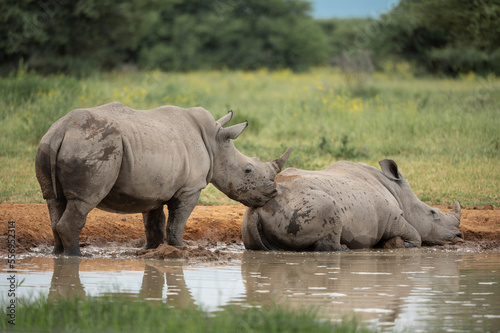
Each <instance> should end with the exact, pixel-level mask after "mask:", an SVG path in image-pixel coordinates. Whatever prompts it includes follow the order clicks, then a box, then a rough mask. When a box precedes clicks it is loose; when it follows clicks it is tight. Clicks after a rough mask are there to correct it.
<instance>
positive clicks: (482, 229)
mask: <svg viewBox="0 0 500 333" xmlns="http://www.w3.org/2000/svg"><path fill="white" fill-rule="evenodd" d="M437 208H439V209H441V210H443V211H448V210H449V209H450V208H451V207H447V206H437ZM244 212H245V207H244V206H243V205H220V206H201V205H199V206H196V208H195V209H194V211H193V213H192V214H191V216H190V217H189V220H188V222H187V225H186V229H185V232H184V240H185V243H186V245H187V246H186V249H182V250H179V249H177V248H174V247H171V246H168V245H162V246H160V247H159V248H157V249H154V250H139V251H136V252H135V253H131V255H136V256H138V257H141V258H183V259H185V258H195V259H197V260H201V261H211V260H230V259H231V258H233V257H235V256H236V255H235V254H234V253H227V252H225V251H219V250H215V251H212V250H210V249H213V248H214V245H217V244H218V243H223V244H226V245H228V246H230V245H231V244H235V243H236V244H241V241H242V240H241V221H242V219H243V214H244ZM165 213H167V211H166V210H165ZM9 221H14V222H15V235H16V243H17V249H16V252H17V253H30V252H32V248H34V247H37V246H43V245H46V246H52V245H53V243H54V241H53V236H52V229H51V227H50V219H49V213H48V210H47V206H46V205H45V204H9V203H2V204H0V239H1V243H0V253H2V254H5V253H7V244H8V242H7V235H8V227H9V223H8V222H9ZM460 231H461V232H462V233H463V234H464V239H465V242H464V243H463V244H461V245H453V246H451V247H453V248H457V247H467V248H471V249H477V250H489V249H496V248H500V207H494V206H491V205H487V206H484V207H468V208H464V209H462V220H461V223H460ZM112 242H113V243H117V244H123V245H126V246H130V247H142V246H143V245H144V243H145V240H144V226H143V223H142V215H141V214H130V215H119V214H112V213H107V212H104V211H101V210H98V209H94V210H93V211H92V212H91V213H90V214H89V216H88V218H87V223H86V225H85V227H84V228H83V231H82V234H81V236H80V244H81V246H82V247H85V246H90V245H92V246H105V245H106V244H109V243H112Z"/></svg>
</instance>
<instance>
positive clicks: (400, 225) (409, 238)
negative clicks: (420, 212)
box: [384, 215, 422, 247]
mask: <svg viewBox="0 0 500 333" xmlns="http://www.w3.org/2000/svg"><path fill="white" fill-rule="evenodd" d="M397 236H399V237H401V238H402V239H403V241H404V244H405V247H420V246H421V245H422V238H421V237H420V234H419V233H418V231H417V229H415V228H414V227H413V226H412V225H411V224H410V223H408V221H406V220H405V218H404V217H403V216H402V215H399V216H396V217H394V223H393V224H392V226H391V228H390V229H389V230H388V231H386V234H385V235H384V238H385V239H391V238H394V237H397Z"/></svg>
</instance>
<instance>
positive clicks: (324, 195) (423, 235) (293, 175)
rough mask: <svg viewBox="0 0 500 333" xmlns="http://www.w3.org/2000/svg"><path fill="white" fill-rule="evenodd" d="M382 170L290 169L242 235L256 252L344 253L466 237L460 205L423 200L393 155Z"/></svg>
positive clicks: (345, 165) (249, 214) (341, 166)
mask: <svg viewBox="0 0 500 333" xmlns="http://www.w3.org/2000/svg"><path fill="white" fill-rule="evenodd" d="M379 164H380V166H381V167H382V172H380V171H378V170H377V169H375V168H373V167H371V166H368V165H366V164H363V163H351V162H344V161H343V162H337V163H333V164H332V165H330V167H328V168H327V169H326V170H323V171H306V170H298V169H295V168H288V169H286V170H284V171H283V172H282V173H281V174H279V175H278V176H277V177H276V183H277V188H278V195H277V196H275V197H274V198H273V199H271V200H270V201H268V202H267V203H266V204H265V205H264V206H262V207H254V208H247V210H246V212H245V215H244V217H243V225H242V234H243V243H244V244H245V247H246V248H247V249H250V250H290V251H338V250H342V249H343V247H344V246H347V247H348V248H350V249H359V248H371V247H374V246H375V245H377V244H378V243H381V242H384V241H386V240H390V239H394V238H395V237H398V236H399V237H401V238H402V239H403V240H404V241H405V242H406V244H405V245H407V246H421V244H422V243H424V244H427V245H437V244H443V243H444V242H446V241H451V242H458V241H463V236H462V233H460V232H459V231H458V225H459V224H460V205H459V204H458V202H456V203H455V207H454V208H453V210H452V211H451V212H450V213H448V214H445V213H442V212H441V211H439V210H438V209H435V208H432V207H429V206H427V205H426V204H424V203H423V202H421V201H420V200H419V199H418V198H417V197H416V196H415V194H414V193H413V192H412V190H411V188H410V185H409V184H408V182H407V181H406V180H405V179H404V178H403V176H402V175H401V173H400V172H399V170H398V166H397V165H396V163H395V162H394V161H392V160H382V161H380V162H379Z"/></svg>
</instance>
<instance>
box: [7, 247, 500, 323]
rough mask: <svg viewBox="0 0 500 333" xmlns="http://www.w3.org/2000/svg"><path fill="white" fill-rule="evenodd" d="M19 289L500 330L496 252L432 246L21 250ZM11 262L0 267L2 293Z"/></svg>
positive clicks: (23, 293) (499, 257)
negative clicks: (70, 253)
mask: <svg viewBox="0 0 500 333" xmlns="http://www.w3.org/2000/svg"><path fill="white" fill-rule="evenodd" d="M16 270H17V273H16V274H17V279H18V280H19V281H21V280H23V279H24V281H23V282H22V284H21V285H20V286H19V287H18V290H17V297H28V298H29V297H40V295H45V296H47V297H48V298H56V297H61V296H66V297H71V296H80V297H87V296H103V295H117V294H120V295H127V296H130V297H142V298H145V299H148V300H152V301H153V300H154V301H161V302H166V303H167V304H170V305H173V306H186V305H188V304H195V305H199V306H201V307H203V308H204V309H206V310H208V311H217V310H219V309H222V308H224V307H225V306H227V305H241V306H263V305H268V304H275V303H281V304H287V305H289V306H291V307H296V308H301V307H316V308H317V309H318V311H319V313H320V315H321V317H323V318H328V319H330V320H332V321H337V320H340V319H341V318H343V317H346V316H347V317H351V316H356V317H357V318H359V319H360V320H361V321H362V322H364V323H365V324H366V325H369V326H372V327H375V328H376V329H377V330H378V331H403V330H405V329H410V330H412V331H416V332H418V331H422V332H428V331H433V330H435V328H439V329H440V330H452V331H464V330H465V331H490V332H497V331H499V330H500V252H459V251H445V250H437V249H432V248H427V249H425V248H424V249H405V250H394V251H388V250H384V251H382V250H378V251H373V250H371V251H368V250H363V251H349V252H344V253H289V252H254V251H245V252H243V254H242V256H241V259H238V260H234V261H232V262H230V263H229V264H224V265H223V266H220V265H217V264H216V263H195V264H192V263H190V264H187V262H186V261H183V260H137V259H129V258H127V259H111V258H103V257H94V258H62V257H58V258H52V257H47V256H40V257H37V256H31V257H25V258H22V259H20V260H18V261H17V263H16ZM8 274H9V273H8V268H7V261H6V260H3V261H2V269H1V270H0V279H1V280H0V281H1V284H0V287H1V289H2V291H1V295H2V296H3V298H5V297H6V295H7V293H8V289H9V285H8V280H7V278H8Z"/></svg>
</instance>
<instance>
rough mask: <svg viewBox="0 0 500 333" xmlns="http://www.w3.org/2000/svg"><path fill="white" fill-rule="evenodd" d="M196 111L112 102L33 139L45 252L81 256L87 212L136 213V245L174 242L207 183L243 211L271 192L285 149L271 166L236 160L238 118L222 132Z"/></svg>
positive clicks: (76, 112) (207, 116) (242, 157)
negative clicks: (50, 245)
mask: <svg viewBox="0 0 500 333" xmlns="http://www.w3.org/2000/svg"><path fill="white" fill-rule="evenodd" d="M232 114H233V113H232V111H229V113H228V114H227V115H226V116H224V117H222V118H221V119H219V120H218V121H215V120H214V118H213V117H212V115H211V114H210V113H209V112H208V111H207V110H205V109H203V108H200V107H196V108H191V109H183V108H180V107H175V106H163V107H160V108H157V109H153V110H133V109H131V108H129V107H127V106H125V105H123V104H120V103H110V104H106V105H102V106H99V107H95V108H90V109H78V110H73V111H71V112H70V113H68V114H67V115H66V116H64V117H62V118H61V119H59V120H58V121H57V122H56V123H55V124H54V125H52V127H51V128H50V129H49V131H48V132H47V134H45V136H44V137H43V138H42V140H41V142H40V146H39V147H38V152H37V155H36V162H35V166H36V176H37V179H38V182H39V183H40V187H41V189H42V193H43V197H44V199H46V200H47V205H48V209H49V213H50V219H51V224H52V231H53V234H54V241H55V246H54V253H55V254H60V253H63V254H64V255H81V253H80V248H79V236H80V232H81V230H82V228H83V226H84V225H85V221H86V218H87V214H88V213H89V212H90V211H91V210H92V209H93V208H94V207H98V208H100V209H103V210H106V211H110V212H117V213H143V220H144V226H145V230H146V248H155V247H157V246H158V245H159V244H160V243H162V242H163V239H164V235H165V214H164V212H163V206H164V205H165V204H166V205H167V207H168V211H169V214H168V221H167V242H168V244H170V245H174V246H181V245H182V235H183V233H184V227H185V225H186V221H187V219H188V217H189V215H190V214H191V211H192V210H193V208H194V207H195V205H196V203H197V202H198V198H199V196H200V192H201V190H202V189H204V188H205V187H206V186H207V184H208V183H212V184H214V186H215V187H216V188H218V189H219V190H221V191H222V192H224V193H225V194H226V195H227V196H229V197H230V198H232V199H234V200H237V201H240V202H241V203H243V204H245V205H247V206H259V205H263V204H264V203H266V202H267V201H268V200H269V199H270V198H272V197H273V196H275V195H276V193H277V191H276V185H275V182H274V179H275V176H276V174H277V173H278V172H280V171H281V168H282V167H283V165H284V163H285V161H286V159H287V158H288V156H289V154H290V149H289V150H288V151H287V152H286V153H285V154H284V155H283V156H281V157H280V158H278V159H276V160H274V161H272V162H267V163H264V162H259V161H258V159H253V158H249V157H246V156H245V155H243V154H241V153H240V152H239V151H238V150H237V149H236V148H235V147H234V145H233V143H232V141H231V140H232V139H236V138H237V137H238V135H239V134H240V133H241V132H242V131H243V130H244V129H245V127H246V126H247V125H248V123H247V122H245V123H241V124H237V125H233V126H230V127H227V128H223V126H224V125H226V124H227V123H228V122H229V121H230V119H231V117H232Z"/></svg>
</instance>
